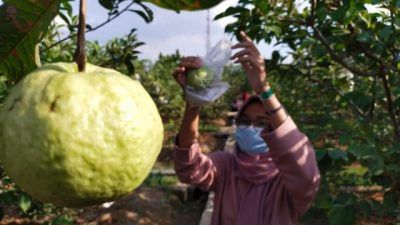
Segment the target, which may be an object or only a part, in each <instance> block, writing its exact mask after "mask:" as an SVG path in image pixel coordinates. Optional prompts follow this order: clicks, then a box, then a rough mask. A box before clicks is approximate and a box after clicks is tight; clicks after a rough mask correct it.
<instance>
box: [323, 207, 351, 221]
mask: <svg viewBox="0 0 400 225" xmlns="http://www.w3.org/2000/svg"><path fill="white" fill-rule="evenodd" d="M328 218H329V224H331V225H353V224H355V222H356V219H355V210H354V208H353V207H350V206H347V205H334V206H333V207H332V209H331V210H330V211H329V214H328Z"/></svg>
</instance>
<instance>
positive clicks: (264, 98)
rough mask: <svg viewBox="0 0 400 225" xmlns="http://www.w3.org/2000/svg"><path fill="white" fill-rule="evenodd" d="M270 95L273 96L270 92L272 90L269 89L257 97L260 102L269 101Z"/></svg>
mask: <svg viewBox="0 0 400 225" xmlns="http://www.w3.org/2000/svg"><path fill="white" fill-rule="evenodd" d="M272 95H274V92H273V91H272V88H269V89H268V90H266V91H265V92H263V93H261V94H260V95H259V96H260V98H261V100H263V101H265V100H267V99H269V98H270V97H271V96H272Z"/></svg>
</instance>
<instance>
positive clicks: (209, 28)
mask: <svg viewBox="0 0 400 225" xmlns="http://www.w3.org/2000/svg"><path fill="white" fill-rule="evenodd" d="M206 35H207V36H206V52H208V51H209V50H210V48H211V18H210V10H207V31H206Z"/></svg>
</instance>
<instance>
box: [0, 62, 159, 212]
mask: <svg viewBox="0 0 400 225" xmlns="http://www.w3.org/2000/svg"><path fill="white" fill-rule="evenodd" d="M162 140H163V125H162V121H161V118H160V115H159V113H158V110H157V108H156V106H155V104H154V102H153V101H152V98H151V97H150V96H149V94H148V93H147V92H146V91H145V89H144V88H143V87H142V85H141V84H140V83H139V82H137V81H134V80H132V79H130V78H129V77H127V76H124V75H122V74H120V73H119V72H117V71H114V70H111V69H105V68H100V67H96V66H93V65H90V64H88V65H87V69H86V72H85V73H79V72H78V69H77V66H76V64H75V63H74V64H69V63H56V64H49V65H45V66H43V67H41V68H39V69H37V70H36V71H34V72H32V73H31V74H29V75H27V76H26V77H25V78H24V79H23V80H22V81H21V82H20V83H18V84H17V85H16V86H15V87H14V88H13V90H12V91H11V93H10V95H9V96H8V97H7V100H6V102H5V104H4V106H3V107H2V108H1V109H0V160H1V164H2V165H3V167H4V169H5V171H6V173H7V174H8V175H9V176H10V177H11V179H12V180H13V181H14V182H15V183H16V184H17V185H19V187H21V188H22V189H23V190H24V191H26V192H27V193H29V194H30V195H32V196H33V197H35V198H37V199H39V200H41V201H43V202H50V203H53V204H55V205H60V206H67V207H84V206H89V205H94V204H100V203H103V202H106V201H111V200H114V199H115V198H118V197H120V196H123V195H125V194H128V193H130V192H132V191H133V190H134V189H135V188H136V187H138V185H140V184H141V183H142V182H143V180H144V179H145V177H146V176H147V175H148V174H149V172H150V170H151V168H152V166H153V164H154V163H155V160H156V158H157V156H158V154H159V152H160V150H161V146H162Z"/></svg>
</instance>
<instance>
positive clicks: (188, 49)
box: [73, 0, 273, 60]
mask: <svg viewBox="0 0 400 225" xmlns="http://www.w3.org/2000/svg"><path fill="white" fill-rule="evenodd" d="M237 2H238V0H226V1H223V2H222V3H221V4H220V5H218V6H216V7H214V8H212V9H211V10H210V14H211V18H214V17H215V16H216V15H217V14H219V13H221V12H223V11H225V9H226V8H228V7H229V6H233V5H235V4H236V3H237ZM145 4H146V5H147V6H149V7H150V8H151V9H152V10H153V12H154V20H153V22H151V23H149V24H147V23H145V22H144V21H143V19H142V18H141V17H139V16H138V15H136V14H134V13H130V12H126V13H124V14H122V15H121V16H120V17H119V18H117V19H116V20H114V21H113V22H111V23H109V24H108V25H106V26H104V27H102V28H100V29H99V30H96V31H94V32H90V33H88V34H87V39H89V40H98V41H99V42H100V43H105V42H107V41H108V40H110V39H112V38H115V37H123V36H124V35H126V34H128V33H129V32H130V30H131V29H132V28H137V35H138V39H139V40H140V41H143V42H145V43H146V45H144V46H142V47H141V48H140V49H139V51H141V52H142V54H141V55H140V56H139V57H140V58H146V59H151V60H155V59H157V57H158V55H159V54H160V53H163V54H170V53H174V52H175V51H176V50H179V51H180V52H181V53H182V54H183V55H185V56H188V55H195V56H203V55H205V51H206V40H207V39H206V24H207V23H206V21H207V20H206V18H207V11H196V12H181V13H179V14H178V13H176V12H174V11H169V10H165V9H162V8H159V7H156V6H154V5H152V4H149V3H145ZM73 6H74V12H75V14H77V13H78V8H79V1H75V2H74V3H73ZM87 13H88V19H87V22H88V23H89V24H90V25H92V26H96V25H97V24H99V23H101V22H102V21H105V20H106V18H107V10H105V9H104V8H102V7H101V6H100V5H99V3H98V1H88V12H87ZM233 20H234V19H233V18H227V19H222V20H218V21H212V22H211V45H214V44H216V43H217V42H218V41H219V40H221V39H223V38H228V39H231V37H230V36H227V35H226V34H224V27H225V25H226V24H228V23H229V22H231V21H233ZM232 41H234V42H235V40H232ZM258 46H259V49H260V52H261V53H262V54H263V56H264V57H270V55H271V52H272V50H273V49H272V47H268V46H267V45H266V44H259V45H258Z"/></svg>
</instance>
